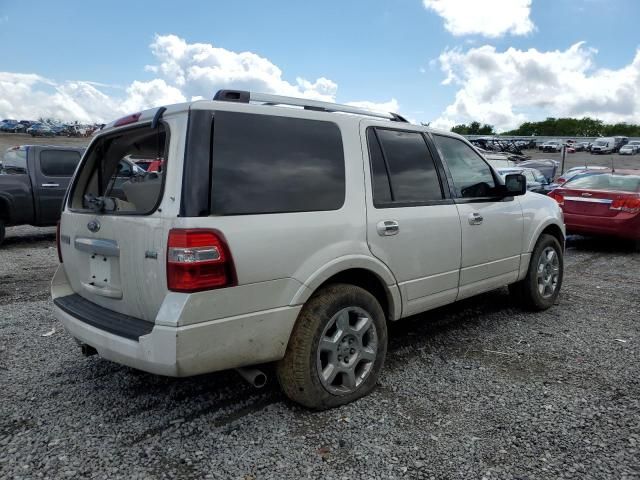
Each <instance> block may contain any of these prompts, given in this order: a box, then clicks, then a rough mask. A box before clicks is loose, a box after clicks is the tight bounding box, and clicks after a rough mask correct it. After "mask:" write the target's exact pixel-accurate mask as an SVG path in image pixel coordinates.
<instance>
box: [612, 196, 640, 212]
mask: <svg viewBox="0 0 640 480" xmlns="http://www.w3.org/2000/svg"><path fill="white" fill-rule="evenodd" d="M609 208H610V209H611V210H616V211H619V212H626V213H640V198H617V199H615V200H614V201H613V203H612V204H611V207H609Z"/></svg>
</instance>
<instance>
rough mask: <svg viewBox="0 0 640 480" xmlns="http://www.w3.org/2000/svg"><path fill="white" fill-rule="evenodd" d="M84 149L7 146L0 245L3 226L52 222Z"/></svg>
mask: <svg viewBox="0 0 640 480" xmlns="http://www.w3.org/2000/svg"><path fill="white" fill-rule="evenodd" d="M84 150H85V149H84V148H77V147H53V146H45V145H21V146H18V147H12V148H10V149H8V150H7V151H6V152H5V154H4V158H3V159H2V166H1V167H0V244H1V243H2V241H3V240H4V236H5V227H8V226H15V225H34V226H37V227H45V226H51V225H55V224H56V223H57V221H58V220H59V219H60V209H61V206H62V200H63V198H64V195H65V192H66V191H67V186H68V185H69V181H70V180H71V177H72V176H73V172H74V171H75V169H76V166H77V165H78V162H79V161H80V157H82V154H83V153H84Z"/></svg>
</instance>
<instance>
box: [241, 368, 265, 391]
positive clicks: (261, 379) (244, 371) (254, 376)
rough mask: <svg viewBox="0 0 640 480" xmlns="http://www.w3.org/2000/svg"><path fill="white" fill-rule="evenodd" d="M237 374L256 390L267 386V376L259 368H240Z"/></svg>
mask: <svg viewBox="0 0 640 480" xmlns="http://www.w3.org/2000/svg"><path fill="white" fill-rule="evenodd" d="M236 372H238V374H239V375H240V376H241V377H242V378H244V379H245V380H246V381H247V382H248V383H250V384H251V385H253V386H254V387H255V388H262V387H264V386H265V385H266V384H267V375H266V374H265V373H264V372H263V371H262V370H258V369H257V368H249V367H240V368H236Z"/></svg>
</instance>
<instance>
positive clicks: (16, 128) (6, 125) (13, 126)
mask: <svg viewBox="0 0 640 480" xmlns="http://www.w3.org/2000/svg"><path fill="white" fill-rule="evenodd" d="M25 130H26V127H25V126H24V125H23V124H22V123H20V122H18V121H17V120H5V121H4V122H2V124H1V125H0V132H6V133H23V132H24V131H25Z"/></svg>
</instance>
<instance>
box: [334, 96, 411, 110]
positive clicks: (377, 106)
mask: <svg viewBox="0 0 640 480" xmlns="http://www.w3.org/2000/svg"><path fill="white" fill-rule="evenodd" d="M347 105H351V106H352V107H358V108H364V109H365V110H372V111H374V112H385V113H389V112H396V113H397V112H398V111H399V110H400V105H399V104H398V101H397V100H396V99H395V98H392V99H391V100H389V101H388V102H380V103H376V102H369V101H366V100H363V101H360V102H347Z"/></svg>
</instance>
